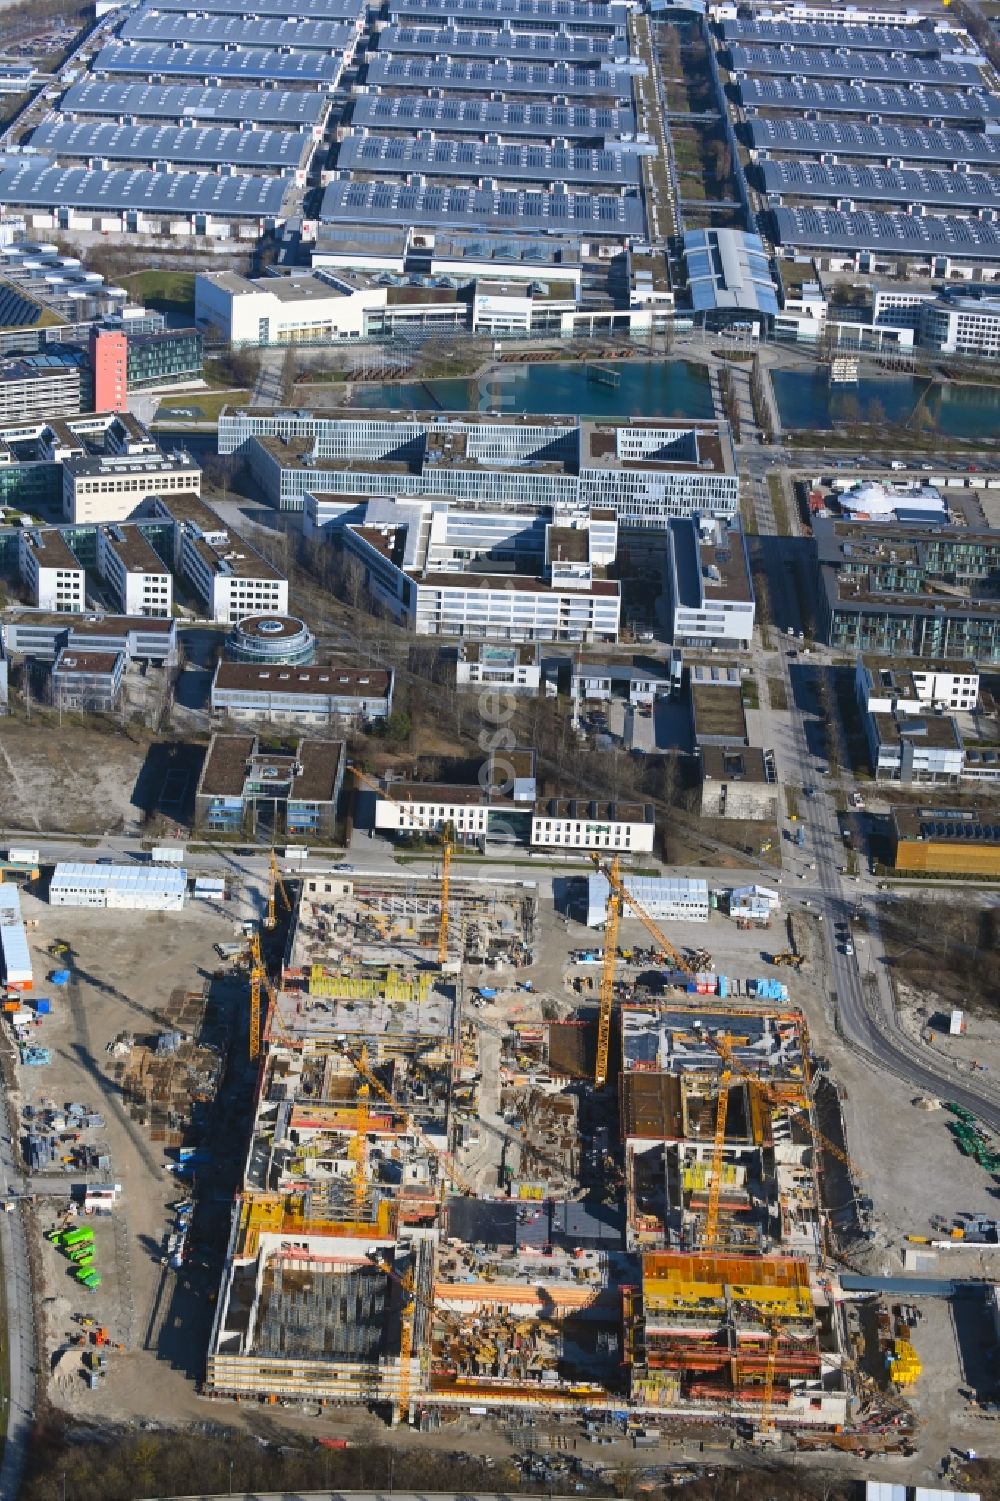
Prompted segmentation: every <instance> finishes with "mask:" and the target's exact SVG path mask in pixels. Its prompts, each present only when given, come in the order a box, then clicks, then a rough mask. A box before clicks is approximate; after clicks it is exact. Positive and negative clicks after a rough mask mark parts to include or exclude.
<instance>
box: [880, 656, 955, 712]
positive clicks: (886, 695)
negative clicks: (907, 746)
mask: <svg viewBox="0 0 1000 1501" xmlns="http://www.w3.org/2000/svg"><path fill="white" fill-rule="evenodd" d="M854 685H855V692H856V694H857V698H858V703H859V704H860V705H861V707H862V708H863V709H867V710H868V711H869V713H871V714H891V713H892V712H893V711H894V710H895V709H901V710H902V712H903V713H907V712H910V713H913V714H922V713H923V712H924V711H925V710H926V709H931V710H933V711H940V710H945V711H950V712H951V713H954V714H959V713H971V712H972V710H974V709H975V707H976V704H977V703H978V702H979V673H978V672H977V671H976V668H975V665H974V664H973V663H972V662H952V663H936V664H934V665H933V666H932V665H930V664H928V663H923V662H914V663H913V665H912V666H909V667H905V668H897V667H892V666H886V665H885V663H883V662H878V661H870V662H866V661H865V660H864V658H863V657H859V658H858V661H857V665H856V667H855V670H854Z"/></svg>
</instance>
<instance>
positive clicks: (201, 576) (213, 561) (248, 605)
mask: <svg viewBox="0 0 1000 1501" xmlns="http://www.w3.org/2000/svg"><path fill="white" fill-rule="evenodd" d="M149 510H150V512H151V514H152V515H154V516H164V517H169V518H170V519H171V520H172V521H173V522H174V528H175V529H174V568H175V571H176V572H178V573H179V574H180V575H181V577H182V578H183V579H185V581H186V582H187V583H188V584H190V586H191V588H192V589H194V591H195V593H196V594H197V595H198V596H199V598H200V599H201V600H202V601H203V602H204V604H205V608H206V613H207V615H208V617H209V619H210V620H214V621H216V622H217V623H219V624H223V625H236V624H237V623H238V622H239V621H240V620H243V619H244V618H245V617H246V616H248V615H287V614H288V580H287V579H286V578H283V577H282V575H281V574H280V573H279V572H278V570H277V568H275V567H274V565H273V564H272V563H269V562H268V561H267V559H266V558H262V557H261V555H260V553H259V552H257V550H256V549H255V548H253V547H251V546H250V543H249V542H247V541H245V540H244V538H243V537H241V536H240V535H239V534H238V533H237V532H232V531H230V529H229V526H228V525H227V523H226V522H225V521H223V519H222V517H221V516H219V515H218V514H217V513H216V512H215V511H213V510H212V508H211V506H209V505H207V504H206V502H205V501H203V500H202V499H201V498H200V496H198V495H190V494H184V495H174V496H170V495H156V496H154V497H153V498H152V500H151V502H150V506H149Z"/></svg>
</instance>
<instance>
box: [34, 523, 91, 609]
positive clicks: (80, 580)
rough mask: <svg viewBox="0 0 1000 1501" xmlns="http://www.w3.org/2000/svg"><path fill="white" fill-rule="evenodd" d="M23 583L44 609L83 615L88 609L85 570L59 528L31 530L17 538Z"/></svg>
mask: <svg viewBox="0 0 1000 1501" xmlns="http://www.w3.org/2000/svg"><path fill="white" fill-rule="evenodd" d="M17 541H18V567H19V571H20V575H21V582H22V583H23V584H24V586H25V588H26V589H28V590H29V592H30V594H31V596H32V604H34V605H36V606H37V607H38V609H40V610H58V611H60V612H62V611H67V612H71V613H74V614H75V613H77V612H80V613H82V612H83V611H84V610H85V609H86V607H87V576H86V572H85V570H84V567H83V565H82V563H81V562H80V560H79V559H78V558H77V556H76V554H75V553H74V552H73V549H72V548H71V547H70V545H69V543H68V542H67V541H66V539H65V537H64V536H63V534H62V532H60V531H59V530H58V529H57V528H56V527H50V526H47V527H27V528H26V529H25V530H24V531H23V532H22V533H21V535H20V536H19V537H18V539H17Z"/></svg>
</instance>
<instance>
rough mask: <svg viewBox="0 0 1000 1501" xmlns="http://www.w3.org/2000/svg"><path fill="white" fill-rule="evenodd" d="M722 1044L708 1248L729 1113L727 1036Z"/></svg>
mask: <svg viewBox="0 0 1000 1501" xmlns="http://www.w3.org/2000/svg"><path fill="white" fill-rule="evenodd" d="M724 1045H725V1052H724V1053H723V1054H722V1057H723V1066H722V1072H721V1074H720V1075H719V1093H718V1096H717V1098H716V1102H715V1139H714V1141H713V1144H712V1177H711V1180H710V1182H709V1185H708V1213H707V1215H706V1216H705V1245H706V1247H707V1248H708V1249H709V1250H711V1249H712V1248H713V1247H715V1246H716V1245H717V1243H718V1240H719V1204H720V1201H721V1198H722V1164H723V1158H724V1156H725V1150H726V1117H727V1116H728V1114H729V1085H730V1082H731V1080H732V1077H733V1065H732V1056H733V1054H732V1048H731V1046H730V1044H729V1038H728V1037H727V1038H726V1039H725V1044H724ZM720 1051H721V1049H720Z"/></svg>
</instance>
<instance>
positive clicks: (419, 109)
mask: <svg viewBox="0 0 1000 1501" xmlns="http://www.w3.org/2000/svg"><path fill="white" fill-rule="evenodd" d="M351 124H352V125H354V126H360V127H364V126H376V127H377V126H382V127H383V128H387V129H388V128H392V129H398V130H441V131H447V132H448V134H449V135H454V134H457V133H459V132H467V133H469V134H474V135H480V134H482V133H484V132H492V131H496V132H497V133H498V134H501V135H506V136H512V135H527V136H531V137H532V138H533V139H534V140H544V139H545V137H546V136H559V137H563V138H567V139H573V138H577V139H581V138H582V139H585V138H588V137H592V136H610V137H614V136H620V135H626V134H631V133H632V132H634V130H635V114H634V112H633V111H632V110H631V109H625V108H621V109H619V108H616V107H614V106H607V107H604V108H600V107H599V108H596V109H591V108H588V107H587V106H586V105H582V104H581V105H576V104H519V103H516V102H513V103H508V102H507V101H506V100H502V99H452V98H445V99H421V98H420V97H419V95H415V94H362V95H360V97H359V98H358V99H356V100H355V101H354V108H353V111H352V114H351Z"/></svg>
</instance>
